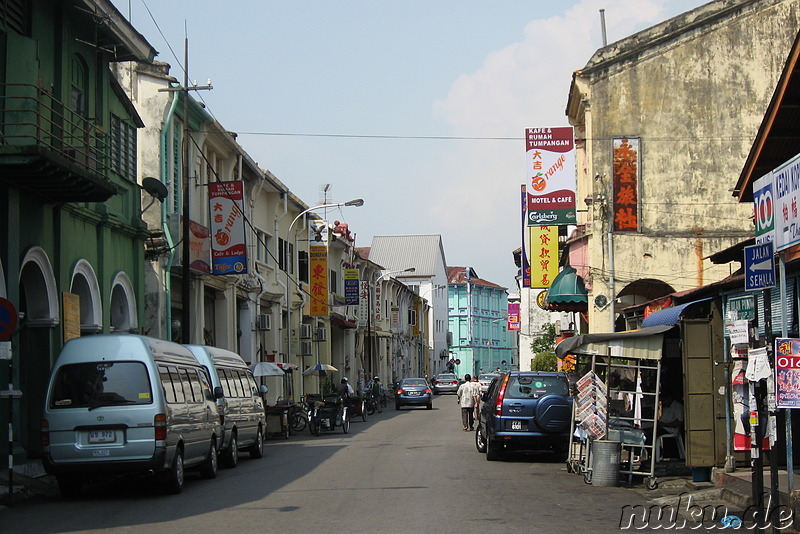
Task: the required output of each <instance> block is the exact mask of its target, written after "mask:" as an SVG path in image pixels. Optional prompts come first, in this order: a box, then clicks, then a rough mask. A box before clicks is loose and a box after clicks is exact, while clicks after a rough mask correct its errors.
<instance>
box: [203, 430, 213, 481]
mask: <svg viewBox="0 0 800 534" xmlns="http://www.w3.org/2000/svg"><path fill="white" fill-rule="evenodd" d="M200 476H202V477H203V478H216V476H217V439H216V437H214V438H213V439H212V440H211V447H209V448H208V456H207V457H206V459H205V460H203V463H202V464H200Z"/></svg>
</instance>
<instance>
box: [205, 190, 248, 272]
mask: <svg viewBox="0 0 800 534" xmlns="http://www.w3.org/2000/svg"><path fill="white" fill-rule="evenodd" d="M243 202H244V187H243V183H242V182H241V181H235V182H211V183H210V184H208V203H209V217H210V219H211V221H210V223H211V265H212V274H244V273H246V272H247V244H246V242H245V227H244V213H243V212H242V204H243Z"/></svg>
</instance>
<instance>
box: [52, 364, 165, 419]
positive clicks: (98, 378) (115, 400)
mask: <svg viewBox="0 0 800 534" xmlns="http://www.w3.org/2000/svg"><path fill="white" fill-rule="evenodd" d="M152 402H153V395H152V391H151V389H150V380H149V379H148V377H147V368H146V367H145V366H144V364H143V363H141V362H84V363H75V364H69V365H64V366H62V367H59V369H58V371H57V373H56V376H55V379H54V381H53V391H52V394H51V395H50V407H51V408H92V407H97V406H114V405H117V404H119V405H123V404H150V403H152Z"/></svg>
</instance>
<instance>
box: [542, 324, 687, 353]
mask: <svg viewBox="0 0 800 534" xmlns="http://www.w3.org/2000/svg"><path fill="white" fill-rule="evenodd" d="M671 329H672V326H671V325H669V326H668V325H659V326H651V327H649V328H642V329H640V330H630V331H628V332H611V333H607V334H584V335H582V336H574V337H570V338H567V339H565V340H564V341H562V342H561V343H559V344H558V345H556V356H558V357H559V358H564V357H565V356H566V355H567V354H597V355H599V356H607V355H609V351H610V354H611V356H614V357H617V358H638V359H646V360H658V359H660V358H661V349H662V347H663V342H664V332H667V331H668V330H671Z"/></svg>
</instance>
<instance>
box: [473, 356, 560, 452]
mask: <svg viewBox="0 0 800 534" xmlns="http://www.w3.org/2000/svg"><path fill="white" fill-rule="evenodd" d="M481 399H482V400H483V403H482V404H481V409H480V414H479V418H478V421H477V430H476V431H475V447H476V448H477V449H478V452H481V453H486V459H487V460H498V459H500V457H501V455H502V454H503V451H505V450H526V451H541V450H552V451H555V452H558V453H560V454H565V453H566V452H568V450H569V444H570V435H569V429H570V418H571V417H572V397H570V389H569V381H568V380H567V375H565V374H564V373H542V372H529V371H511V372H509V373H506V374H503V375H500V376H499V377H497V378H495V379H494V380H493V381H492V383H491V385H490V386H489V390H488V391H487V392H486V393H484V394H483V395H482V396H481Z"/></svg>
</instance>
